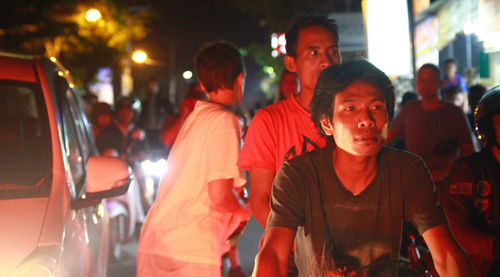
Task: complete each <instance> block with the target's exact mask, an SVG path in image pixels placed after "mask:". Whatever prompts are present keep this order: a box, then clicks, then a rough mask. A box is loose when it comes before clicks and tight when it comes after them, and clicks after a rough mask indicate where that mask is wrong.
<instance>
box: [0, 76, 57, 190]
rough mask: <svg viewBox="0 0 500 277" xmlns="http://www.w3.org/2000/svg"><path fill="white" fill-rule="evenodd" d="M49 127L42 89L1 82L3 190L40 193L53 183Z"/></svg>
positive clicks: (0, 183)
mask: <svg viewBox="0 0 500 277" xmlns="http://www.w3.org/2000/svg"><path fill="white" fill-rule="evenodd" d="M48 126H49V124H48V120H47V112H46V109H45V104H44V101H43V97H42V93H41V90H40V88H39V87H37V86H36V85H35V84H32V83H23V82H11V81H0V190H2V191H4V190H25V191H26V190H33V189H38V188H39V186H40V185H41V183H42V181H43V180H47V179H50V176H49V175H50V174H51V173H50V167H51V165H52V163H51V159H50V157H51V153H52V152H51V143H50V136H49V127H48Z"/></svg>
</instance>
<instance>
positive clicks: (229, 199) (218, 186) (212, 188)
mask: <svg viewBox="0 0 500 277" xmlns="http://www.w3.org/2000/svg"><path fill="white" fill-rule="evenodd" d="M208 196H209V197H210V201H211V202H212V205H213V207H214V208H216V209H218V210H221V211H225V212H230V213H235V214H239V215H240V216H241V217H242V220H248V219H249V218H250V215H251V211H250V207H249V206H248V205H247V204H245V203H244V201H243V200H242V199H240V198H239V197H238V195H237V194H236V192H235V191H234V190H233V179H232V178H230V179H217V180H213V181H210V182H208Z"/></svg>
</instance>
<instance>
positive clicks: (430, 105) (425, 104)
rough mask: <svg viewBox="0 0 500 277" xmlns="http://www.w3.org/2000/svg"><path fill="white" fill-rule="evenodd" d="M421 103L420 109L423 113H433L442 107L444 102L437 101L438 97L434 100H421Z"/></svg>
mask: <svg viewBox="0 0 500 277" xmlns="http://www.w3.org/2000/svg"><path fill="white" fill-rule="evenodd" d="M420 103H422V109H424V110H425V111H434V110H437V109H439V108H441V107H442V106H444V104H445V102H444V101H442V100H441V99H439V98H438V97H435V98H422V100H421V101H420Z"/></svg>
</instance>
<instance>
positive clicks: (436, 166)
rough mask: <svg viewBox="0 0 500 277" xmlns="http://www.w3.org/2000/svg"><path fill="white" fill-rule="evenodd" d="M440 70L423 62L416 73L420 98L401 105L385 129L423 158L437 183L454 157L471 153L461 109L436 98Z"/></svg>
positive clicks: (467, 129) (469, 137)
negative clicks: (398, 111)
mask: <svg viewBox="0 0 500 277" xmlns="http://www.w3.org/2000/svg"><path fill="white" fill-rule="evenodd" d="M440 75H441V74H440V70H439V68H438V67H437V66H435V65H433V64H425V65H423V66H422V67H421V68H420V69H419V71H418V73H417V91H418V93H419V94H420V96H421V98H422V99H421V100H419V101H414V102H411V103H408V105H405V106H404V107H403V109H402V110H401V112H400V113H399V114H398V115H397V116H396V118H395V119H394V122H393V123H392V127H391V131H390V132H389V137H388V140H387V141H388V142H390V141H391V140H392V139H393V138H400V139H403V140H404V141H405V145H406V150H408V151H410V152H412V153H415V154H417V155H419V156H421V157H422V159H424V161H425V164H426V165H427V166H428V167H429V169H430V170H431V174H432V177H433V179H434V181H436V182H441V181H443V179H444V177H446V175H447V174H448V171H449V170H450V168H451V165H452V164H453V162H454V161H455V160H457V158H459V157H465V156H468V155H470V154H472V153H473V151H474V147H473V144H472V132H471V129H470V127H469V124H468V122H467V118H466V117H465V115H464V113H463V112H462V110H461V109H460V108H458V107H456V106H454V105H453V104H451V103H448V102H445V101H443V100H441V99H440V98H439V89H440V84H441V79H440Z"/></svg>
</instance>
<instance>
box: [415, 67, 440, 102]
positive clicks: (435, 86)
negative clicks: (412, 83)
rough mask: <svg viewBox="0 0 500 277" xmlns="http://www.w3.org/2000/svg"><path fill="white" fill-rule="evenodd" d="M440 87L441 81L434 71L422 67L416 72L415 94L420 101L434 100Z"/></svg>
mask: <svg viewBox="0 0 500 277" xmlns="http://www.w3.org/2000/svg"><path fill="white" fill-rule="evenodd" d="M440 87H441V79H440V77H439V74H437V72H436V71H435V70H434V69H432V68H427V67H424V68H422V69H420V70H419V71H418V73H417V92H418V94H420V96H421V97H422V99H433V98H436V97H437V95H438V91H439V88H440Z"/></svg>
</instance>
